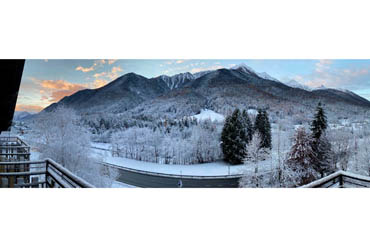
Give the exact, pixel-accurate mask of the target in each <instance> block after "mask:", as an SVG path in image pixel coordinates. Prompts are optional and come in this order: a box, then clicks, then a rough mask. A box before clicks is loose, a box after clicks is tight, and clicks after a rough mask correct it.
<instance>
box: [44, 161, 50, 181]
mask: <svg viewBox="0 0 370 247" xmlns="http://www.w3.org/2000/svg"><path fill="white" fill-rule="evenodd" d="M48 168H49V161H48V160H45V188H49V187H48V186H49V180H48V177H49V176H48Z"/></svg>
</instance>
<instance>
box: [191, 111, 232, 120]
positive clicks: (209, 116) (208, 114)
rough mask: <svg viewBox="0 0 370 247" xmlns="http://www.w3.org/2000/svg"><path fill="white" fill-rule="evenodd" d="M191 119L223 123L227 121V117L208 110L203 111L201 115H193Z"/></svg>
mask: <svg viewBox="0 0 370 247" xmlns="http://www.w3.org/2000/svg"><path fill="white" fill-rule="evenodd" d="M191 117H193V118H196V119H197V120H198V121H205V120H211V121H217V122H223V121H224V120H225V117H224V116H223V115H221V114H219V113H217V112H214V111H212V110H208V109H204V110H203V109H202V110H201V112H200V113H199V114H196V115H193V116H191Z"/></svg>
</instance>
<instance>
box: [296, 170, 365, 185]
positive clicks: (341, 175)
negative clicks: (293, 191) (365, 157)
mask: <svg viewBox="0 0 370 247" xmlns="http://www.w3.org/2000/svg"><path fill="white" fill-rule="evenodd" d="M330 187H339V188H343V187H370V177H367V176H362V175H358V174H354V173H350V172H346V171H342V170H340V171H337V172H334V173H332V174H330V175H328V176H326V177H323V178H321V179H318V180H316V181H313V182H311V183H309V184H306V185H303V186H301V187H300V188H330Z"/></svg>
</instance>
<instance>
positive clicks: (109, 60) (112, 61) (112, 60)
mask: <svg viewBox="0 0 370 247" xmlns="http://www.w3.org/2000/svg"><path fill="white" fill-rule="evenodd" d="M117 60H118V59H108V64H114V63H115V62H116V61H117Z"/></svg>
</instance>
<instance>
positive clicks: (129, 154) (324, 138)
mask: <svg viewBox="0 0 370 247" xmlns="http://www.w3.org/2000/svg"><path fill="white" fill-rule="evenodd" d="M320 111H322V112H321V113H320V114H321V116H318V115H317V114H318V112H320ZM271 115H273V116H274V117H271ZM118 116H119V115H118ZM276 116H277V115H276V113H272V112H271V111H269V110H268V109H260V110H257V109H238V108H236V109H234V111H233V112H230V114H229V115H226V116H224V115H222V114H219V113H217V112H214V111H211V110H204V111H202V112H200V113H199V114H197V115H196V116H195V115H193V116H187V117H183V118H174V119H156V120H154V119H147V118H142V119H140V118H135V119H132V118H124V117H122V118H120V117H117V115H113V114H106V115H101V114H100V115H94V116H90V115H79V114H77V113H76V112H74V111H73V110H71V109H68V108H64V107H59V108H56V109H55V110H54V111H52V112H43V113H42V114H39V115H38V116H37V117H36V118H33V119H32V120H30V121H26V122H19V121H16V122H15V124H14V128H13V131H15V132H17V134H19V135H22V136H23V138H25V139H26V140H27V141H29V142H30V143H31V145H32V146H34V147H36V148H37V151H38V152H39V153H40V154H41V157H51V158H53V159H55V160H56V161H57V162H60V163H61V164H64V165H65V166H66V167H67V168H68V169H70V170H72V171H73V172H76V173H77V174H79V175H81V176H82V177H84V178H85V179H87V180H88V181H91V182H92V183H94V184H96V185H98V186H103V187H105V186H109V184H110V183H112V181H113V180H114V176H116V175H115V174H113V173H114V172H113V171H108V170H107V169H105V170H104V169H101V167H99V166H94V165H93V164H95V162H96V159H97V158H96V157H94V155H90V154H91V153H92V152H91V149H90V147H91V146H92V145H93V143H97V144H99V143H105V145H106V146H108V147H109V149H110V150H111V152H110V155H111V156H113V157H123V158H128V159H133V160H138V161H143V162H150V163H159V164H167V165H189V166H199V165H201V164H203V163H209V162H216V161H219V160H225V161H226V163H229V164H230V165H235V166H240V167H241V168H242V170H243V173H244V177H243V179H241V181H240V186H241V187H296V186H298V185H302V184H305V183H308V182H310V181H313V180H315V179H318V178H320V177H322V176H324V175H327V174H330V173H331V172H333V171H335V170H338V169H341V170H345V171H352V172H354V173H357V174H362V175H368V176H369V175H370V152H369V151H370V150H369V147H370V145H369V144H370V123H369V121H368V118H366V116H353V118H352V119H351V118H347V119H334V121H333V118H328V117H327V114H326V112H325V106H318V107H317V109H316V110H315V114H312V115H311V116H307V115H305V119H306V120H305V121H303V120H302V121H300V122H297V119H298V118H299V116H280V117H279V118H278V117H276ZM315 121H316V124H317V121H321V122H322V121H324V125H322V126H321V127H317V126H316V127H317V128H318V129H316V130H315V128H314V127H313V126H314V125H315ZM321 124H322V123H321ZM315 131H316V132H317V131H319V132H320V135H319V136H317V133H316V132H315ZM72 164H73V166H71V165H72ZM204 174H205V175H206V174H207V171H206V170H205V171H204Z"/></svg>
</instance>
